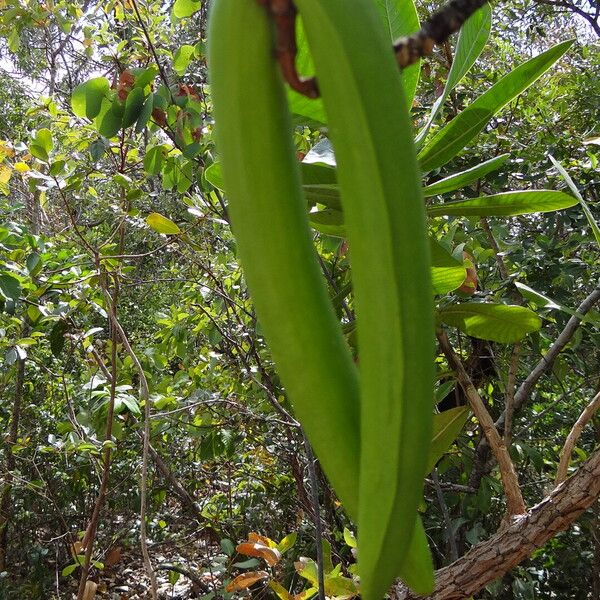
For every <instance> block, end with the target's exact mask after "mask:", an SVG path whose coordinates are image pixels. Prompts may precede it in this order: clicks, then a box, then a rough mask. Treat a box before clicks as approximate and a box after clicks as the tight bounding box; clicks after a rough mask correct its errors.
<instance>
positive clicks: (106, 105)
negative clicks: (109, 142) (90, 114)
mask: <svg viewBox="0 0 600 600" xmlns="http://www.w3.org/2000/svg"><path fill="white" fill-rule="evenodd" d="M124 110H125V105H124V104H123V103H121V102H119V101H118V100H114V101H113V102H110V100H104V101H103V103H102V109H101V111H100V114H99V115H98V117H97V118H96V120H95V123H96V128H97V129H98V133H99V134H100V135H103V136H104V137H106V138H109V139H110V138H112V137H114V136H115V135H117V133H118V132H119V130H120V129H121V124H122V122H123V112H124Z"/></svg>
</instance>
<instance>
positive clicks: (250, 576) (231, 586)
mask: <svg viewBox="0 0 600 600" xmlns="http://www.w3.org/2000/svg"><path fill="white" fill-rule="evenodd" d="M268 577H269V574H268V573H267V572H266V571H248V573H242V574H241V575H238V576H237V577H236V578H235V579H233V580H232V581H230V582H229V583H228V584H227V587H226V588H225V591H227V592H229V593H231V592H237V591H238V590H245V589H248V588H249V587H250V586H251V585H254V584H255V583H256V582H257V581H260V580H261V579H267V578H268Z"/></svg>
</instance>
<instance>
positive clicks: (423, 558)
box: [399, 515, 435, 596]
mask: <svg viewBox="0 0 600 600" xmlns="http://www.w3.org/2000/svg"><path fill="white" fill-rule="evenodd" d="M399 573H400V579H402V581H403V582H404V583H405V584H406V585H407V586H408V587H410V589H411V590H412V591H414V592H416V593H417V594H419V595H420V596H429V595H430V594H431V593H432V592H433V588H434V587H435V579H434V574H433V559H432V557H431V552H430V550H429V544H428V542H427V535H426V533H425V529H424V528H423V522H422V521H421V517H420V516H419V515H417V520H416V522H415V530H414V532H413V535H412V539H411V541H410V547H409V549H408V554H407V555H406V558H405V559H404V562H403V563H402V564H401V566H400V569H399Z"/></svg>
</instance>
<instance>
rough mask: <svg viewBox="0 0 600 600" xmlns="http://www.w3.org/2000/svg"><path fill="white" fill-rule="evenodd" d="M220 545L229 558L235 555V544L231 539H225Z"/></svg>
mask: <svg viewBox="0 0 600 600" xmlns="http://www.w3.org/2000/svg"><path fill="white" fill-rule="evenodd" d="M220 545H221V550H223V552H225V554H227V556H233V555H234V554H235V544H234V543H233V542H232V541H231V540H230V539H229V538H223V539H222V540H221V542H220Z"/></svg>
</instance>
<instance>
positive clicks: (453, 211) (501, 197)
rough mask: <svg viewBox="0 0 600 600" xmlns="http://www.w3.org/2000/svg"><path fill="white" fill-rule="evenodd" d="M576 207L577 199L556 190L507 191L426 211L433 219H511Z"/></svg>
mask: <svg viewBox="0 0 600 600" xmlns="http://www.w3.org/2000/svg"><path fill="white" fill-rule="evenodd" d="M575 204H577V198H574V197H573V196H569V194H565V193H564V192H555V191H553V190H527V191H524V192H505V193H503V194H494V195H493V196H483V197H481V198H474V199H473V200H458V201H456V202H446V203H445V204H439V205H436V206H431V207H429V208H428V209H427V212H428V214H429V215H430V216H431V217H439V216H441V215H453V216H472V215H475V216H482V217H510V216H515V215H526V214H529V213H535V212H551V211H553V210H561V209H563V208H569V207H571V206H575Z"/></svg>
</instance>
